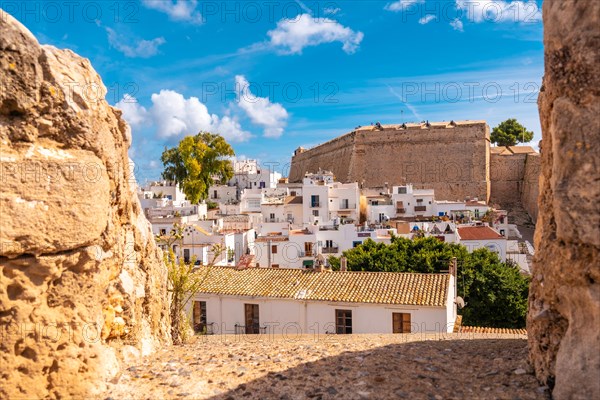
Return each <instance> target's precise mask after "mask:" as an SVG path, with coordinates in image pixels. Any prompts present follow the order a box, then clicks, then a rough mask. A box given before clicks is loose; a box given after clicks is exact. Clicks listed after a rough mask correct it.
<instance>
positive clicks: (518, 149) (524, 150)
mask: <svg viewBox="0 0 600 400" xmlns="http://www.w3.org/2000/svg"><path fill="white" fill-rule="evenodd" d="M508 149H509V150H510V151H511V152H513V153H514V154H529V153H537V152H536V151H535V150H534V149H533V147H531V146H509V147H508Z"/></svg>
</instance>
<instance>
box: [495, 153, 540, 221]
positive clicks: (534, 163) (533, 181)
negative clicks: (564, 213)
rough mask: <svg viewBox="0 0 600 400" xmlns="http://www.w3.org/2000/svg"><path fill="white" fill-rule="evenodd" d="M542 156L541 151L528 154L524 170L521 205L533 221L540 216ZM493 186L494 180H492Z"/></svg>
mask: <svg viewBox="0 0 600 400" xmlns="http://www.w3.org/2000/svg"><path fill="white" fill-rule="evenodd" d="M541 161H542V157H541V156H540V154H539V153H537V154H527V158H526V159H525V169H524V171H523V184H522V188H521V205H522V206H523V208H524V209H525V211H527V213H528V214H529V216H530V217H531V220H532V221H533V223H535V221H537V217H538V197H539V193H540V190H539V187H540V171H541ZM492 186H493V182H492Z"/></svg>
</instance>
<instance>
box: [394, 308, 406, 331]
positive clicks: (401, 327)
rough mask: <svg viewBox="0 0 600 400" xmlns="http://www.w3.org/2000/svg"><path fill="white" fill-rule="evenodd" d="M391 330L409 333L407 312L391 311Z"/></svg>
mask: <svg viewBox="0 0 600 400" xmlns="http://www.w3.org/2000/svg"><path fill="white" fill-rule="evenodd" d="M392 332H393V333H410V314H409V313H392Z"/></svg>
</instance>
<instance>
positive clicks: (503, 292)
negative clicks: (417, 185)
mask: <svg viewBox="0 0 600 400" xmlns="http://www.w3.org/2000/svg"><path fill="white" fill-rule="evenodd" d="M343 255H344V257H346V259H347V267H348V270H349V271H376V272H418V273H437V272H440V271H445V270H448V267H449V264H450V262H451V260H452V258H453V257H456V258H457V262H458V273H457V275H458V276H457V285H458V294H459V295H460V296H463V297H464V298H465V301H466V302H467V306H466V307H465V308H464V309H462V310H460V312H461V313H462V315H463V323H464V324H465V325H475V326H487V327H498V328H522V327H524V326H525V317H526V314H527V296H528V288H529V278H528V277H526V276H524V275H523V274H521V272H520V271H519V269H518V267H517V266H515V265H514V264H512V263H510V262H507V263H503V262H501V261H500V259H499V258H498V255H497V254H496V253H493V252H491V251H489V250H487V249H478V250H475V251H473V252H472V253H469V251H468V250H467V248H466V247H465V246H463V245H459V244H455V243H445V242H442V241H440V240H438V239H436V238H432V237H428V238H421V239H414V240H410V239H405V238H402V237H398V236H393V237H392V239H391V243H390V244H389V245H386V244H384V243H376V242H374V241H373V240H370V239H368V240H366V241H365V242H364V243H363V244H362V245H360V246H357V247H355V248H354V249H351V250H347V251H345V252H344V253H343ZM329 263H330V265H331V266H332V268H333V269H335V270H338V269H339V264H340V261H339V259H338V258H335V257H330V258H329Z"/></svg>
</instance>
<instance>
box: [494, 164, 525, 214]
mask: <svg viewBox="0 0 600 400" xmlns="http://www.w3.org/2000/svg"><path fill="white" fill-rule="evenodd" d="M526 159H527V154H491V155H490V181H491V194H490V202H491V203H492V204H498V205H501V206H502V207H507V206H510V205H514V204H518V203H520V201H521V193H522V191H523V177H524V176H525V164H526Z"/></svg>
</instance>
